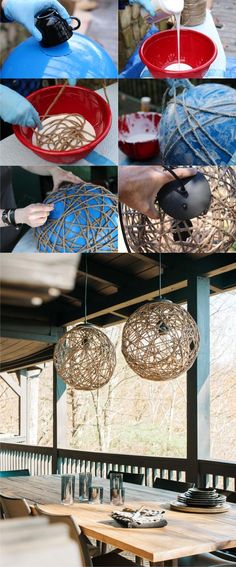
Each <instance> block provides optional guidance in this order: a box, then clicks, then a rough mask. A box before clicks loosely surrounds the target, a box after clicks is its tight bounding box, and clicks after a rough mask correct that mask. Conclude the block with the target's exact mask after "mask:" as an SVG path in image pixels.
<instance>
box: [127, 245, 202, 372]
mask: <svg viewBox="0 0 236 567" xmlns="http://www.w3.org/2000/svg"><path fill="white" fill-rule="evenodd" d="M159 257H160V262H159V266H160V272H159V297H158V299H157V301H153V302H150V303H146V304H145V305H143V306H142V307H139V308H138V309H137V310H136V311H135V312H134V313H133V314H132V315H131V316H130V317H129V319H128V320H127V321H126V323H125V326H124V329H123V335H122V353H123V355H124V357H125V360H126V362H127V364H128V365H129V366H130V368H132V370H133V371H134V372H135V373H136V374H138V376H140V377H141V378H145V379H146V380H155V381H164V380H171V379H174V378H177V377H178V376H180V374H182V373H183V372H186V371H187V370H189V368H191V366H192V365H193V363H194V361H195V359H196V357H197V354H198V351H199V345H200V335H199V330H198V327H197V325H196V323H195V321H194V319H193V318H192V316H191V315H190V314H189V313H188V311H186V310H185V309H183V307H181V306H180V305H177V304H175V303H172V302H171V301H168V300H166V299H165V298H162V295H161V255H159Z"/></svg>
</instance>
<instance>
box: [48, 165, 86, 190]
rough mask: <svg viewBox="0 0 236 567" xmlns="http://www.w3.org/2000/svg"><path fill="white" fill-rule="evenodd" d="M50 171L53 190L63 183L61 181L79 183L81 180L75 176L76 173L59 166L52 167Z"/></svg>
mask: <svg viewBox="0 0 236 567" xmlns="http://www.w3.org/2000/svg"><path fill="white" fill-rule="evenodd" d="M50 173H51V175H52V178H53V191H57V190H58V188H59V186H60V184H61V183H63V181H67V182H68V183H75V184H77V183H81V181H83V180H82V179H81V178H80V177H77V175H74V173H71V171H66V170H65V169H62V168H61V167H57V168H52V169H51V171H50Z"/></svg>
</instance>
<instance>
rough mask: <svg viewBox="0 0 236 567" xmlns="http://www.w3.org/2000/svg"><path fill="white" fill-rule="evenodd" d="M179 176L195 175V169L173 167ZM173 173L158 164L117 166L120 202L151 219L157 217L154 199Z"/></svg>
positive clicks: (171, 178)
mask: <svg viewBox="0 0 236 567" xmlns="http://www.w3.org/2000/svg"><path fill="white" fill-rule="evenodd" d="M175 172H176V174H177V175H178V176H179V177H181V178H184V177H189V176H190V175H196V173H197V170H196V169H194V168H190V167H179V168H177V169H175ZM173 179H174V178H173V175H171V173H169V171H166V170H164V169H163V168H162V167H160V166H145V165H141V166H140V165H134V166H132V165H131V166H126V167H120V168H119V198H120V201H121V202H122V203H125V205H128V207H131V209H134V210H135V211H139V212H140V213H142V214H144V215H146V216H147V217H149V218H151V219H157V218H158V211H157V208H156V207H155V200H156V197H157V193H158V191H160V189H161V188H162V187H163V185H166V183H169V181H173Z"/></svg>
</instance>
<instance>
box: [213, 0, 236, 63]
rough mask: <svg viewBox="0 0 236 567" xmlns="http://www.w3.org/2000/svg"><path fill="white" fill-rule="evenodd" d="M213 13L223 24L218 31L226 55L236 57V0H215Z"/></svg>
mask: <svg viewBox="0 0 236 567" xmlns="http://www.w3.org/2000/svg"><path fill="white" fill-rule="evenodd" d="M212 15H213V17H214V18H215V19H216V18H217V19H218V20H219V21H220V23H221V24H223V27H222V28H221V29H218V32H219V35H220V38H221V41H222V43H223V46H224V49H225V52H226V55H229V56H231V57H236V32H235V30H236V0H214V3H213V9H212Z"/></svg>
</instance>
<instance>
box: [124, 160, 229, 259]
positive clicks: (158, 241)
mask: <svg viewBox="0 0 236 567" xmlns="http://www.w3.org/2000/svg"><path fill="white" fill-rule="evenodd" d="M201 172H202V173H204V175H205V178H206V180H207V181H208V183H209V186H210V191H211V200H210V206H209V208H208V210H207V211H206V212H203V213H202V214H200V215H199V216H197V217H195V218H183V217H182V219H181V220H180V219H179V220H178V219H177V218H173V216H170V215H169V214H167V213H166V212H165V211H164V210H163V209H162V208H161V207H160V204H159V203H158V202H157V204H156V206H157V210H158V215H159V218H158V219H157V220H153V219H150V218H148V217H147V216H145V215H143V214H141V213H139V212H138V211H135V210H133V209H131V208H129V207H127V206H126V205H121V207H120V213H121V224H122V227H123V234H124V238H125V241H126V245H127V249H128V250H129V251H130V252H144V253H147V252H150V253H153V252H185V253H201V254H205V253H206V254H212V253H214V252H227V251H228V250H229V248H230V247H231V246H232V244H234V242H236V168H232V167H228V168H226V167H225V168H224V167H210V166H209V167H201ZM193 179H194V178H193ZM162 191H163V195H164V194H165V193H164V191H165V186H164V187H163V189H162Z"/></svg>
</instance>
